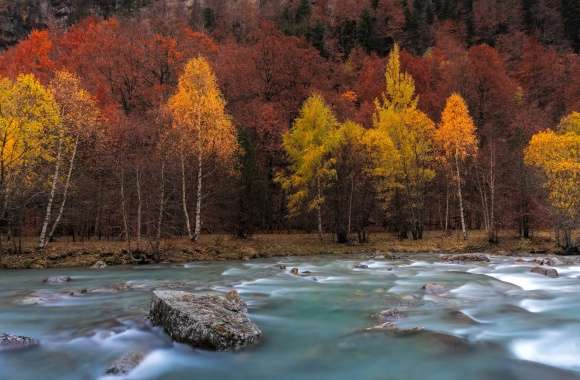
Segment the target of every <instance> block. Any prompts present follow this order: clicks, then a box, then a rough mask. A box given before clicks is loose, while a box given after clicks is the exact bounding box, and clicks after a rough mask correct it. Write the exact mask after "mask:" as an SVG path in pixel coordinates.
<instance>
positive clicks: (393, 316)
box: [373, 308, 406, 323]
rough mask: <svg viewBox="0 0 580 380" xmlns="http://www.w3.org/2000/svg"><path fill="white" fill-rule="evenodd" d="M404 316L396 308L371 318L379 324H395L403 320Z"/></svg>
mask: <svg viewBox="0 0 580 380" xmlns="http://www.w3.org/2000/svg"><path fill="white" fill-rule="evenodd" d="M405 315H406V314H405V313H404V312H402V311H401V310H399V309H397V308H392V309H386V310H383V311H380V312H378V313H376V314H373V318H374V319H376V320H378V321H379V322H380V323H387V322H395V321H398V320H399V319H401V318H403V317H404V316H405Z"/></svg>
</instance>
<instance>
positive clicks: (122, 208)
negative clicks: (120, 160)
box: [121, 168, 131, 250]
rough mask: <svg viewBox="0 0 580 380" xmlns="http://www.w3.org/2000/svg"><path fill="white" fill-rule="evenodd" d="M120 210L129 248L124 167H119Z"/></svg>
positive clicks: (129, 238)
mask: <svg viewBox="0 0 580 380" xmlns="http://www.w3.org/2000/svg"><path fill="white" fill-rule="evenodd" d="M121 212H122V213H123V228H124V230H125V240H126V241H127V248H128V249H129V250H131V234H130V233H129V221H128V218H127V201H126V199H125V168H121Z"/></svg>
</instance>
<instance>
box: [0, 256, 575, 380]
mask: <svg viewBox="0 0 580 380" xmlns="http://www.w3.org/2000/svg"><path fill="white" fill-rule="evenodd" d="M360 262H362V263H364V264H366V265H368V267H369V268H368V269H356V268H354V265H355V264H357V263H360ZM280 264H284V265H286V266H287V268H288V269H290V268H292V267H299V268H300V270H301V271H310V272H311V273H309V274H307V275H305V276H300V277H297V276H293V275H291V274H290V273H289V272H288V270H286V271H285V270H281V269H280V268H279V265H280ZM531 266H532V264H529V263H521V262H516V261H515V259H513V258H492V262H491V263H467V264H449V263H441V262H436V261H434V260H433V258H432V257H430V256H428V255H414V256H411V258H410V259H402V260H394V261H392V260H380V259H377V260H367V261H364V260H354V259H352V258H333V257H314V258H312V257H310V258H284V259H269V260H262V261H252V262H244V263H194V264H190V265H171V266H170V265H168V266H143V267H118V268H111V269H106V270H102V271H95V270H70V269H67V270H64V269H63V270H45V271H31V270H28V271H0V332H1V331H6V332H10V333H13V334H19V335H26V336H31V337H35V338H38V339H40V341H41V345H40V347H38V348H36V349H31V350H26V351H18V352H0V379H10V380H13V379H18V380H28V379H30V380H38V379H46V380H48V379H71V380H72V379H75V380H77V379H81V380H82V379H106V377H105V375H104V372H105V370H106V368H107V367H108V365H110V363H111V362H112V361H114V360H115V359H116V358H118V357H120V356H121V355H123V354H124V353H127V352H135V351H143V352H147V355H146V357H145V359H144V360H143V362H141V364H140V365H139V366H138V367H137V368H136V369H135V370H133V371H132V372H131V373H130V375H129V378H130V379H144V380H145V379H159V380H161V379H163V380H171V379H220V380H228V379H251V380H260V379H279V380H286V379H312V380H314V379H316V380H324V379H333V380H336V379H339V380H340V379H349V380H351V379H377V380H378V379H381V380H390V379H393V380H395V379H396V380H414V379H442V380H443V379H444V380H453V379H461V380H465V379H470V380H476V379H502V380H509V379H525V380H530V379H538V380H546V379H580V291H579V290H580V266H563V267H559V268H558V270H559V272H560V278H557V279H552V278H547V277H543V276H541V275H538V274H533V273H530V272H529V269H530V267H531ZM55 275H69V276H71V277H72V281H71V282H69V283H65V284H57V285H50V284H46V283H43V281H42V280H43V278H46V277H47V276H55ZM428 282H436V283H439V284H441V285H443V286H444V287H445V288H446V289H447V291H446V292H445V293H443V294H441V295H427V294H425V292H424V291H423V290H421V287H422V286H423V285H424V284H425V283H428ZM232 286H233V287H235V288H236V289H237V290H238V292H240V294H241V295H242V297H243V298H244V299H245V300H246V301H247V303H248V305H249V312H250V314H251V318H252V319H253V320H254V321H255V322H256V323H257V324H258V326H259V327H260V328H261V329H262V331H263V339H262V341H261V342H260V343H259V344H258V345H256V346H254V347H251V348H248V349H246V350H243V351H241V352H235V353H215V352H207V351H201V350H194V349H191V348H189V347H187V346H184V345H180V344H172V343H171V341H170V340H169V339H168V338H167V336H166V335H165V334H164V333H163V332H162V331H160V330H159V329H156V328H151V327H150V326H149V325H148V323H147V321H146V319H145V316H146V314H147V311H148V307H149V301H150V299H151V291H152V289H184V290H190V291H196V292H197V291H208V290H210V291H217V292H224V291H227V290H229V289H231V287H232ZM80 289H88V290H89V291H88V293H87V294H80V293H79V292H80ZM70 292H73V295H70ZM75 292H76V293H75ZM393 307H396V308H398V309H399V310H401V311H402V312H403V313H404V316H403V317H402V318H401V320H400V321H398V325H399V326H400V327H401V328H412V327H421V328H423V332H422V333H416V334H407V335H406V334H396V333H393V332H388V331H382V330H373V331H368V330H366V329H367V328H369V327H371V326H373V325H376V324H377V322H376V320H374V319H373V318H371V315H372V314H373V313H377V312H380V311H381V310H385V309H388V308H393ZM458 311H461V312H462V313H458Z"/></svg>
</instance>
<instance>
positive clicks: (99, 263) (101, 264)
mask: <svg viewBox="0 0 580 380" xmlns="http://www.w3.org/2000/svg"><path fill="white" fill-rule="evenodd" d="M106 267H107V263H105V262H104V261H102V260H99V261H97V262H96V263H94V264H93V265H91V269H104V268H106Z"/></svg>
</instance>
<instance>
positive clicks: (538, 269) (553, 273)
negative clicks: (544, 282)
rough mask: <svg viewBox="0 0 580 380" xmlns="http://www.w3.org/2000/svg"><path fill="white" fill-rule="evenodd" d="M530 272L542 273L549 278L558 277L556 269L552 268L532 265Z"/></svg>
mask: <svg viewBox="0 0 580 380" xmlns="http://www.w3.org/2000/svg"><path fill="white" fill-rule="evenodd" d="M530 272H532V273H537V274H541V275H544V276H546V277H550V278H558V277H559V276H558V271H557V270H556V269H554V268H545V267H533V268H532V269H530Z"/></svg>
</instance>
